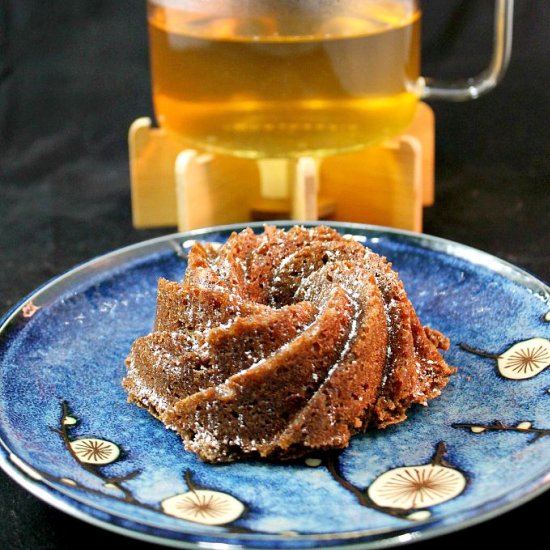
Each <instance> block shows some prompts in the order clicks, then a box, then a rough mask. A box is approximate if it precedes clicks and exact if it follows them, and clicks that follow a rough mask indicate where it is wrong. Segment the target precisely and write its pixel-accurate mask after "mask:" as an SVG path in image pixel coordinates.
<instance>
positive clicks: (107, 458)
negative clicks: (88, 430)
mask: <svg viewBox="0 0 550 550" xmlns="http://www.w3.org/2000/svg"><path fill="white" fill-rule="evenodd" d="M69 445H70V447H71V449H72V451H73V452H74V454H75V456H76V458H77V459H78V460H79V461H80V462H84V463H85V464H111V462H114V461H115V460H116V459H117V458H118V457H119V455H120V449H119V448H118V446H117V445H115V444H114V443H111V442H110V441H106V440H105V439H96V438H93V437H86V438H82V439H75V440H74V441H71V442H70V443H69Z"/></svg>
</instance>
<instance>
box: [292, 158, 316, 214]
mask: <svg viewBox="0 0 550 550" xmlns="http://www.w3.org/2000/svg"><path fill="white" fill-rule="evenodd" d="M318 189H319V170H318V167H317V162H316V161H315V159H312V158H310V157H303V158H301V159H299V160H298V162H297V164H296V174H295V181H294V189H293V196H292V219H293V220H318V219H319V206H318V202H317V194H318Z"/></svg>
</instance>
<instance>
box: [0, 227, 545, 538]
mask: <svg viewBox="0 0 550 550" xmlns="http://www.w3.org/2000/svg"><path fill="white" fill-rule="evenodd" d="M278 225H281V226H285V225H286V226H288V225H290V224H288V223H287V224H284V223H283V224H278ZM242 227H243V226H232V227H222V228H215V229H207V230H201V231H195V232H192V233H187V234H182V235H169V236H166V237H162V238H160V239H155V240H151V241H147V242H144V243H142V244H138V245H135V246H131V247H128V248H124V249H122V250H119V251H116V252H113V253H111V254H107V255H105V256H102V257H100V258H97V259H95V260H92V261H91V262H89V263H86V264H84V265H82V266H80V267H77V268H76V269H74V270H72V271H70V272H69V273H67V274H65V275H63V276H61V277H58V278H57V279H55V280H54V281H52V282H50V283H48V284H47V285H45V286H43V287H42V288H40V289H39V290H37V291H36V292H35V293H34V294H32V295H31V296H29V297H28V298H27V299H26V300H25V301H24V302H23V303H21V304H19V305H18V306H16V307H15V308H14V309H13V310H12V311H11V313H10V314H9V315H8V316H7V317H6V318H5V319H4V321H3V324H2V328H1V329H0V332H1V334H0V438H1V440H0V463H1V466H2V468H3V469H4V470H5V471H6V472H7V473H8V474H9V475H10V476H12V477H13V478H14V479H15V480H16V481H17V482H19V483H20V484H21V485H22V486H23V487H25V488H26V489H28V490H29V491H30V492H32V493H33V494H35V495H37V496H38V497H39V498H41V499H43V500H45V501H46V502H48V503H50V504H52V505H54V506H56V507H57V508H59V509H61V510H64V511H66V512H68V513H69V514H72V515H74V516H76V517H79V518H81V519H84V520H86V521H90V522H91V523H94V524H96V525H100V526H103V527H106V528H108V529H112V530H114V531H118V532H121V533H125V534H127V535H131V536H134V537H137V538H142V539H145V540H149V541H155V542H159V543H165V544H169V545H173V546H182V547H193V546H195V545H201V546H205V545H206V546H208V545H212V546H214V544H216V548H221V546H218V545H217V544H219V543H223V544H225V545H227V544H229V545H235V546H242V547H249V548H250V547H252V548H273V547H282V548H308V547H317V546H325V547H350V546H361V547H369V548H374V547H377V546H384V545H388V544H390V543H393V544H396V543H401V542H408V541H411V540H415V539H418V538H421V537H428V536H434V535H436V534H440V533H444V532H448V531H452V530H455V529H459V528H462V527H464V526H467V525H471V524H473V523H475V522H479V521H482V520H484V519H487V518H489V517H492V516H494V515H496V514H499V513H502V512H504V511H505V510H508V509H510V508H513V507H514V506H518V505H519V504H521V503H522V502H525V501H526V500H528V499H530V498H532V497H534V496H536V495H537V494H539V493H540V492H542V491H543V490H544V489H545V488H546V487H547V486H548V483H549V480H550V476H549V471H550V437H547V436H549V435H550V407H549V404H550V394H549V388H550V369H547V367H548V366H549V364H550V322H549V321H550V314H549V309H550V305H549V303H550V289H549V288H548V287H547V286H545V285H544V284H543V283H541V282H539V281H538V280H536V279H535V278H533V277H532V276H530V275H528V274H527V273H525V272H523V271H521V270H519V269H517V268H516V267H514V266H511V265H509V264H507V263H505V262H503V261H500V260H498V259H496V258H494V257H492V256H489V255H487V254H484V253H482V252H479V251H476V250H473V249H471V248H467V247H465V246H462V245H459V244H455V243H452V242H449V241H444V240H441V239H437V238H433V237H428V236H422V235H415V234H411V233H405V232H400V231H393V230H389V229H382V228H376V227H366V226H360V225H352V224H334V227H336V228H337V229H338V230H339V231H341V232H342V233H346V234H350V235H352V236H353V237H354V238H356V239H357V240H358V241H360V242H362V243H365V244H366V245H368V246H370V247H371V248H373V249H374V250H375V251H376V252H378V253H380V254H383V255H385V256H387V257H388V258H389V259H390V260H391V261H392V262H393V263H394V266H395V268H396V269H397V270H398V271H399V273H400V275H401V277H402V279H403V280H404V283H405V286H406V288H407V290H408V293H409V296H410V298H411V301H412V303H413V304H414V306H415V307H416V309H417V311H418V314H419V316H420V319H421V320H422V321H423V322H424V323H425V324H428V325H430V326H431V327H434V328H437V329H439V330H441V331H443V332H444V333H445V334H447V335H448V336H449V337H450V339H451V341H452V346H451V348H450V350H449V351H448V352H446V359H447V361H448V362H449V363H451V364H453V365H456V366H457V367H458V368H459V370H458V373H457V374H456V375H454V376H453V377H452V380H451V382H450V384H449V386H448V387H447V388H446V390H445V391H444V392H443V395H442V396H441V397H440V398H439V399H436V400H435V401H433V402H431V403H430V404H429V406H428V407H427V408H421V407H419V408H417V409H415V410H412V411H411V413H410V417H409V419H408V420H407V421H406V422H404V423H402V424H399V425H397V426H394V427H391V428H388V429H387V430H383V431H371V432H369V433H367V434H365V435H363V436H358V437H355V438H354V439H353V441H352V444H351V445H350V447H349V448H348V449H347V450H346V451H345V452H343V453H341V454H339V455H338V454H332V455H323V456H321V455H320V456H318V457H310V458H308V459H307V460H302V461H299V462H294V463H291V464H267V463H260V462H247V463H235V464H230V465H222V466H212V465H207V464H203V463H201V462H200V461H199V460H198V459H197V458H196V457H195V455H193V454H190V453H187V452H185V451H184V450H183V448H182V445H181V442H180V440H179V438H178V436H177V435H176V434H175V433H174V432H172V431H168V430H166V429H165V428H164V427H163V425H162V424H161V423H160V422H158V421H156V420H155V419H154V418H152V417H151V416H150V415H149V414H148V413H147V412H145V411H144V410H142V409H139V408H138V407H136V406H135V405H130V404H127V402H126V394H125V392H124V391H123V389H122V387H121V384H120V382H121V379H122V378H123V376H124V374H125V366H124V358H125V357H126V355H127V354H128V351H129V349H130V346H131V344H132V341H133V340H134V339H135V338H136V337H137V336H140V335H143V334H146V333H148V332H149V331H150V330H151V328H152V324H153V319H154V315H155V299H156V285H157V279H158V278H159V277H161V276H162V277H166V278H168V279H173V280H178V279H181V278H182V276H183V273H184V270H185V257H186V254H185V252H186V250H187V249H188V248H189V247H190V246H191V245H192V242H193V240H194V239H198V240H205V241H216V242H223V241H225V240H226V239H227V237H228V236H229V234H230V232H231V231H232V230H235V229H236V230H239V229H242ZM256 227H257V228H258V230H261V227H260V226H256Z"/></svg>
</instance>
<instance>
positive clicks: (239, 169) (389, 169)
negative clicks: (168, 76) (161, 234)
mask: <svg viewBox="0 0 550 550" xmlns="http://www.w3.org/2000/svg"><path fill="white" fill-rule="evenodd" d="M434 133H435V127H434V115H433V111H432V110H431V109H430V107H429V106H428V105H427V104H425V103H419V105H418V108H417V111H416V115H415V118H414V120H413V122H412V123H411V125H410V126H409V128H408V129H407V130H406V131H405V132H404V133H403V134H402V135H401V136H399V137H398V138H395V139H392V140H389V141H387V142H385V143H384V144H382V145H380V146H377V147H369V148H366V149H364V150H361V151H359V152H354V153H349V154H343V155H337V156H334V157H328V158H326V159H324V160H323V162H322V164H321V166H320V169H319V170H318V169H317V166H316V163H315V161H313V159H310V158H307V157H306V158H302V159H300V160H299V161H298V166H297V170H296V177H295V182H294V186H293V188H292V189H291V190H290V198H289V199H287V200H273V199H272V200H266V199H265V198H262V196H261V195H262V194H261V189H260V177H259V169H258V165H257V162H256V161H254V160H248V159H241V158H235V157H231V156H226V155H211V154H208V153H204V152H201V151H197V150H195V149H191V148H189V146H188V145H187V144H186V143H185V141H184V139H182V138H181V137H180V136H177V135H175V134H172V133H170V132H167V131H166V130H164V129H162V128H152V127H151V119H149V118H139V119H137V120H136V121H135V122H134V123H133V124H132V126H131V127H130V131H129V148H130V175H131V189H132V219H133V224H134V226H135V227H136V228H140V229H141V228H149V227H162V226H177V227H178V230H180V231H187V230H189V229H196V228H200V227H208V226H213V225H222V224H229V223H236V222H247V221H250V220H274V219H293V220H302V221H306V220H318V219H331V220H342V221H349V222H360V223H370V224H376V225H385V226H391V227H396V228H400V229H408V230H412V231H421V230H422V207H423V206H430V205H432V204H433V201H434V142H435V140H434Z"/></svg>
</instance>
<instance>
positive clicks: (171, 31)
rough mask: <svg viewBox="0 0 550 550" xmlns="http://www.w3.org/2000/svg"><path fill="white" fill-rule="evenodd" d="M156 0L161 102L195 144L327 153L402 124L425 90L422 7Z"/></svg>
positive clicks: (171, 123)
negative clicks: (281, 12)
mask: <svg viewBox="0 0 550 550" xmlns="http://www.w3.org/2000/svg"><path fill="white" fill-rule="evenodd" d="M173 5H174V4H169V3H162V2H150V3H149V31H150V45H151V46H150V47H151V66H152V79H153V97H154V105H155V112H156V115H157V119H158V122H159V124H160V125H161V126H162V127H164V128H166V129H169V130H173V131H175V132H178V133H180V134H181V135H183V136H185V137H186V139H188V140H189V142H190V143H192V144H193V145H194V146H196V147H200V148H204V149H206V150H209V151H214V152H224V153H230V154H233V155H238V156H244V157H250V158H266V157H269V158H274V157H285V158H288V157H291V156H294V157H296V156H302V155H312V156H325V155H330V154H334V153H338V152H344V151H349V150H353V149H358V148H362V147H365V146H368V145H370V144H373V143H375V142H379V141H381V140H383V139H384V138H386V137H391V136H394V135H396V134H399V133H400V132H401V131H402V130H403V129H404V128H405V127H406V126H407V125H408V123H409V122H410V121H411V119H412V116H413V114H414V111H415V107H416V102H417V100H418V98H417V95H416V94H415V89H414V87H415V82H416V81H417V78H418V76H419V64H420V63H419V34H420V12H419V11H418V10H416V9H411V8H408V9H405V8H400V4H399V3H393V2H391V1H387V2H380V3H378V4H377V5H376V8H374V7H373V8H372V9H368V10H367V9H365V10H364V12H363V13H360V14H355V15H354V16H353V17H351V16H349V17H347V16H338V17H330V18H323V17H320V16H312V15H311V14H303V13H302V14H300V13H296V14H294V15H292V14H290V15H289V14H286V15H285V16H284V17H283V16H278V15H277V14H275V15H273V16H272V17H269V16H262V17H238V18H237V17H222V16H219V17H214V16H212V14H200V13H197V12H196V11H195V12H193V13H189V12H187V11H185V10H184V9H180V8H175V7H173Z"/></svg>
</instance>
